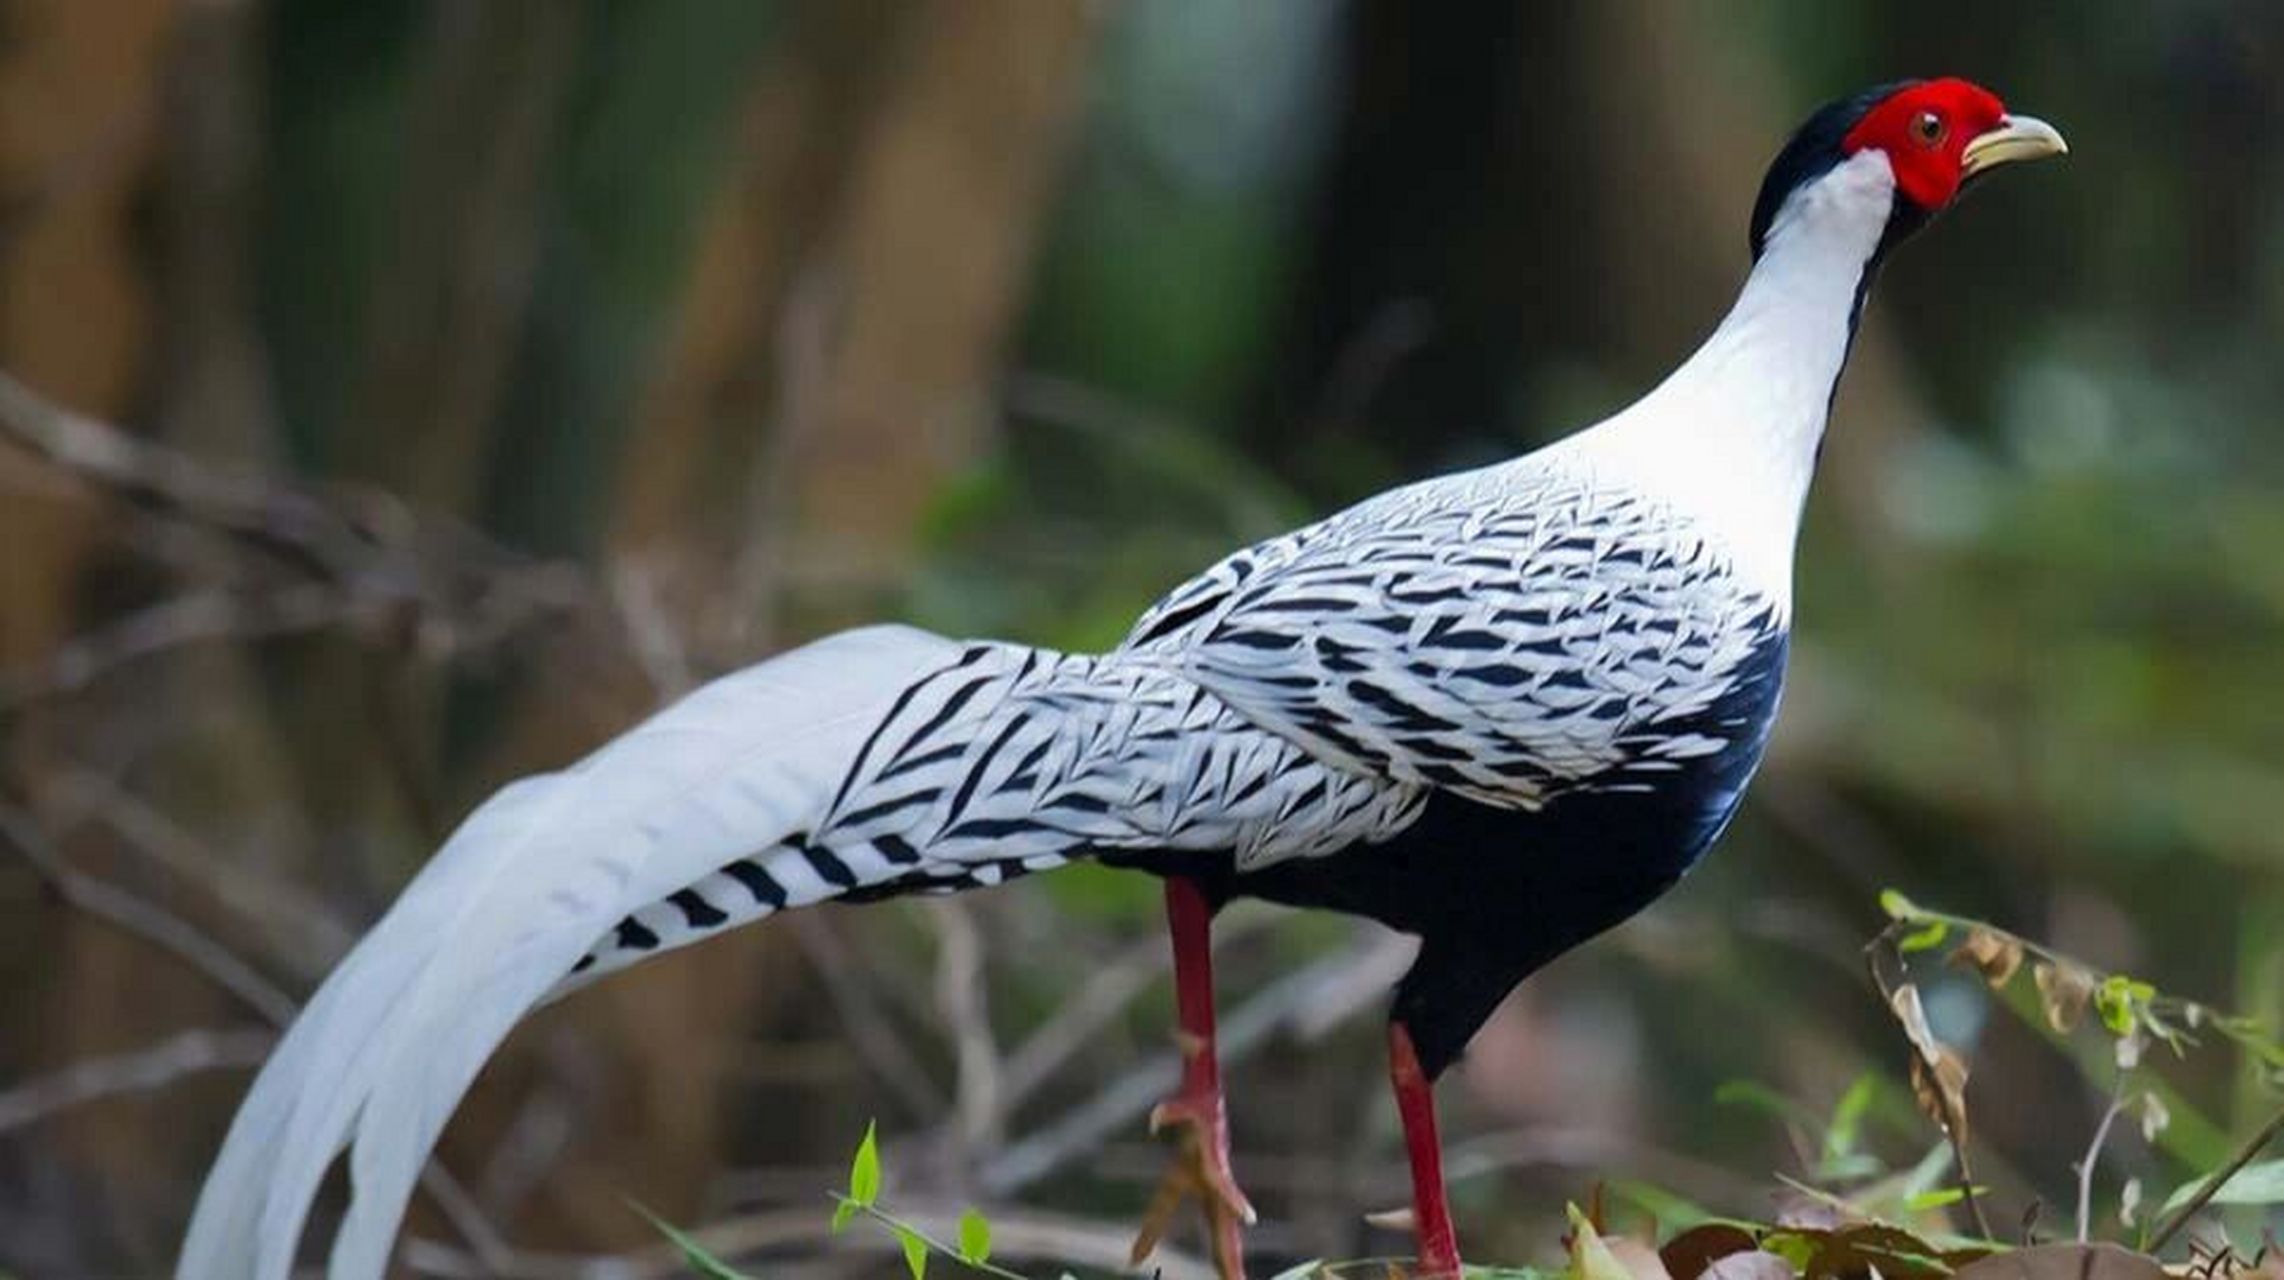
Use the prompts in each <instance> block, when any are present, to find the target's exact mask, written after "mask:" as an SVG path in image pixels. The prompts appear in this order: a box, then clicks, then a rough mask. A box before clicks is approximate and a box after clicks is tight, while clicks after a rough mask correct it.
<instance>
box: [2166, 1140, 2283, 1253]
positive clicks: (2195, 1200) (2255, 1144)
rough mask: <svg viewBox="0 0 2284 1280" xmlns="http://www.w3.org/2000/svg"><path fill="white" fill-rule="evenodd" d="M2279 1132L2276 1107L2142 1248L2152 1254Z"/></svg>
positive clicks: (2176, 1232)
mask: <svg viewBox="0 0 2284 1280" xmlns="http://www.w3.org/2000/svg"><path fill="white" fill-rule="evenodd" d="M2280 1133H2284V1111H2278V1112H2277V1113H2276V1114H2275V1115H2272V1116H2270V1117H2269V1118H2268V1123H2267V1124H2264V1125H2262V1126H2260V1129H2259V1131H2258V1132H2256V1133H2254V1134H2253V1135H2252V1136H2251V1137H2250V1138H2247V1139H2245V1142H2244V1145H2243V1146H2241V1147H2239V1148H2237V1151H2236V1154H2235V1155H2233V1156H2230V1157H2229V1162H2228V1163H2227V1164H2225V1165H2222V1166H2221V1167H2220V1168H2219V1169H2218V1170H2216V1171H2214V1173H2213V1175H2212V1176H2211V1177H2209V1178H2207V1179H2205V1181H2204V1183H2203V1184H2202V1185H2200V1186H2199V1187H2198V1188H2197V1194H2195V1195H2193V1196H2191V1197H2189V1203H2187V1204H2185V1205H2182V1206H2181V1208H2180V1209H2179V1211H2177V1212H2176V1213H2174V1215H2173V1216H2172V1217H2170V1218H2167V1219H2166V1220H2165V1225H2164V1226H2162V1227H2160V1228H2158V1230H2157V1234H2156V1235H2155V1236H2153V1237H2151V1239H2150V1241H2149V1245H2148V1248H2147V1250H2146V1252H2148V1253H2152V1254H2154V1253H2156V1252H2157V1251H2158V1250H2159V1249H2162V1248H2164V1247H2165V1243H2166V1242H2167V1241H2169V1240H2171V1239H2172V1238H2173V1237H2174V1236H2175V1235H2177V1234H2178V1233H2179V1232H2180V1230H2181V1228H2182V1227H2184V1226H2186V1225H2187V1224H2188V1221H2189V1219H2190V1218H2192V1217H2195V1216H2196V1213H2197V1211H2198V1210H2199V1209H2202V1208H2204V1207H2205V1206H2206V1205H2207V1204H2208V1203H2210V1202H2211V1201H2212V1198H2213V1197H2214V1196H2215V1195H2217V1194H2219V1193H2220V1189H2221V1188H2222V1187H2223V1186H2225V1185H2227V1183H2228V1180H2229V1179H2230V1178H2233V1177H2235V1176H2236V1171H2237V1170H2239V1169H2242V1168H2243V1167H2245V1166H2246V1165H2248V1164H2251V1163H2252V1159H2253V1157H2254V1156H2257V1155H2259V1154H2260V1152H2261V1150H2262V1149H2263V1148H2265V1147H2266V1146H2267V1145H2268V1144H2269V1143H2271V1142H2273V1141H2275V1140H2276V1135H2277V1134H2280Z"/></svg>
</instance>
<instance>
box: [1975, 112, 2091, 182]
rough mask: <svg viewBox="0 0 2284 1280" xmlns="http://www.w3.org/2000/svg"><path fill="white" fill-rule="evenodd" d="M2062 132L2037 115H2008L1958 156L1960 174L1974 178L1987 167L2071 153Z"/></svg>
mask: <svg viewBox="0 0 2284 1280" xmlns="http://www.w3.org/2000/svg"><path fill="white" fill-rule="evenodd" d="M2069 150H2070V144H2069V143H2067V142H2064V141H2063V140H2062V132H2061V130H2059V129H2056V128H2055V127H2054V126H2053V125H2050V124H2048V123H2046V122H2045V121H2044V120H2041V119H2039V118H2038V117H2036V116H2005V117H2002V118H2001V119H2000V120H1999V123H1998V128H1996V129H1992V130H1990V131H1989V132H1987V133H1980V134H1977V135H1975V137H1974V139H1973V140H1972V141H1970V142H1969V143H1967V149H1966V150H1965V151H1963V152H1961V153H1960V155H1959V167H1960V174H1961V176H1963V177H1968V178H1972V177H1974V176H1975V175H1976V174H1978V173H1982V172H1983V171H1985V170H1987V169H1995V168H1997V167H1998V166H2000V165H2002V164H2012V163H2013V162H2015V161H2017V160H2037V159H2040V158H2042V157H2045V156H2059V155H2066V154H2068V153H2069Z"/></svg>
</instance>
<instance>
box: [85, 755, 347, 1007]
mask: <svg viewBox="0 0 2284 1280" xmlns="http://www.w3.org/2000/svg"><path fill="white" fill-rule="evenodd" d="M49 787H50V791H48V792H45V793H43V797H42V798H43V801H44V802H46V803H49V804H53V805H54V806H55V809H56V811H55V813H54V814H53V816H52V820H51V824H50V825H51V828H52V829H55V830H58V831H66V830H69V828H70V825H71V823H72V822H74V821H76V820H79V819H81V818H86V819H89V820H92V821H94V822H97V823H100V824H101V825H102V826H104V827H105V828H107V829H109V830H110V831H111V832H112V833H113V834H114V835H116V836H118V837H119V839H120V840H121V841H122V842H124V844H125V845H126V847H128V848H130V849H133V850H135V851H137V852H139V853H141V854H143V855H144V856H146V857H148V858H149V859H150V860H151V861H152V862H154V863H156V864H158V865H159V866H161V867H164V868H165V869H166V870H167V871H168V872H169V873H171V874H173V875H175V876H179V877H181V878H182V879H184V880H187V881H190V882H191V883H193V884H196V885H198V886H199V887H201V888H203V889H205V890H206V891H207V892H209V893H211V894H213V895H214V898H215V900H216V901H218V902H220V903H221V904H222V905H223V906H225V907H227V908H229V909H230V910H231V911H233V912H236V913H237V914H238V915H239V916H240V917H242V918H243V919H244V920H245V921H246V922H247V923H248V924H250V925H253V926H256V927H259V928H261V929H264V930H267V931H269V932H271V933H273V934H275V933H276V932H277V931H278V930H280V929H281V928H284V929H291V930H292V931H293V932H294V933H295V934H296V945H295V946H294V947H293V954H292V955H291V956H289V957H286V958H287V959H288V960H289V961H290V963H291V964H292V965H293V966H294V968H295V970H296V971H297V972H298V973H300V974H301V975H302V976H304V977H307V978H309V979H311V980H313V981H314V980H315V979H317V978H319V977H322V976H323V975H324V973H325V970H326V969H328V968H330V967H331V966H332V964H333V962H334V961H336V960H338V959H340V958H341V956H342V954H343V953H345V952H347V951H348V950H349V947H350V946H351V944H353V943H354V942H356V940H357V931H356V930H355V929H354V928H352V927H351V926H350V924H349V922H348V921H347V920H344V919H343V918H342V917H341V916H340V915H339V914H338V913H337V912H335V911H333V910H332V909H331V908H330V907H328V906H326V905H325V904H324V903H322V902H320V901H318V900H317V898H316V897H314V896H312V895H311V894H308V893H305V892H303V891H302V890H301V888H300V887H299V886H298V885H296V884H294V883H293V882H291V881H289V880H285V879H281V878H278V877H275V876H265V875H261V874H258V873H256V872H254V871H251V870H249V869H247V868H245V867H242V866H239V865H237V864H235V863H233V862H231V861H230V860H229V859H227V858H224V857H222V856H221V855H220V854H219V853H217V852H216V851H215V850H213V849H211V848H208V847H207V846H206V844H205V843H204V842H203V841H201V840H199V839H198V837H196V836H194V835H192V834H191V833H190V832H188V831H186V830H184V829H183V828H182V827H181V826H180V825H179V824H178V823H176V821H175V820H174V819H173V818H171V817H169V816H168V815H167V814H165V813H162V812H160V811H159V810H158V809H157V808H156V807H154V806H153V805H151V804H150V802H148V801H146V800H144V799H143V798H142V797H141V796H139V795H137V794H135V793H134V792H132V791H130V790H128V789H127V788H126V787H124V786H122V785H120V784H119V783H118V782H117V781H115V780H114V779H112V778H110V777H107V776H105V775H103V774H101V773H98V772H96V771H94V770H92V769H81V768H65V769H62V770H60V771H59V772H58V773H57V774H56V775H55V776H54V778H53V779H52V780H51V781H50V783H49Z"/></svg>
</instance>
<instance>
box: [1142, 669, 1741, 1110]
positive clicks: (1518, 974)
mask: <svg viewBox="0 0 2284 1280" xmlns="http://www.w3.org/2000/svg"><path fill="white" fill-rule="evenodd" d="M1785 651H1786V637H1785V634H1784V632H1783V631H1782V630H1772V631H1770V632H1769V633H1768V634H1767V635H1766V636H1765V637H1764V638H1763V639H1762V640H1761V641H1760V642H1758V643H1757V644H1756V645H1755V646H1754V647H1753V649H1752V652H1751V654H1750V655H1749V656H1748V657H1747V659H1746V660H1745V662H1744V664H1743V665H1742V666H1741V667H1740V669H1739V677H1738V679H1737V681H1736V683H1735V684H1734V685H1733V686H1732V687H1731V688H1730V689H1729V690H1728V691H1727V692H1726V693H1725V694H1724V695H1723V696H1722V697H1720V698H1719V699H1717V700H1715V701H1714V702H1713V703H1712V704H1711V705H1709V706H1707V707H1706V708H1704V709H1703V710H1702V711H1700V712H1699V713H1697V714H1695V715H1691V716H1688V717H1684V718H1677V719H1675V720H1673V721H1670V722H1661V723H1659V724H1657V725H1654V726H1649V727H1648V728H1649V729H1651V730H1654V732H1650V733H1645V734H1644V735H1643V736H1644V738H1645V741H1654V740H1655V739H1656V738H1658V737H1659V736H1661V735H1662V736H1664V737H1667V738H1673V739H1684V738H1686V739H1689V740H1712V741H1718V742H1719V743H1721V744H1722V745H1721V746H1720V747H1719V749H1718V750H1714V751H1710V752H1708V753H1705V754H1698V755H1694V756H1690V757H1688V758H1684V759H1679V760H1674V761H1670V762H1666V763H1668V764H1670V765H1671V767H1663V766H1662V765H1657V764H1656V763H1655V762H1656V761H1657V757H1655V756H1654V755H1651V754H1648V753H1646V752H1645V754H1643V755H1640V756H1638V757H1637V758H1636V759H1634V760H1632V761H1629V762H1628V764H1626V765H1624V766H1621V767H1619V768H1617V769H1613V770H1611V771H1610V772H1609V773H1607V774H1605V775H1603V776H1602V777H1600V778H1597V779H1595V780H1592V781H1591V782H1589V783H1588V784H1586V785H1583V786H1580V787H1578V788H1575V789H1572V790H1570V791H1567V792H1565V793H1564V794H1562V795H1560V796H1557V797H1556V798H1555V799H1554V800H1552V801H1550V802H1549V803H1548V804H1547V805H1546V806H1545V807H1544V808H1542V809H1540V810H1538V811H1536V812H1525V811H1520V810H1514V809H1500V808H1494V807H1492V806H1489V805H1485V804H1481V803H1478V802H1476V801H1472V800H1467V799H1464V798H1461V797H1459V796H1456V795H1452V794H1449V793H1438V794H1437V795H1435V796H1434V797H1432V798H1431V799H1430V800H1429V802H1428V804H1427V806H1426V808H1425V809H1424V810H1423V811H1422V813H1421V815H1420V818H1419V820H1418V821H1417V822H1415V823H1413V824H1412V825H1411V826H1410V827H1408V828H1406V829H1405V830H1404V831H1402V832H1401V833H1399V834H1398V835H1397V836H1396V837H1394V838H1393V839H1391V840H1389V841H1387V842H1385V843H1382V844H1377V845H1367V844H1359V845H1354V846H1351V847H1349V848H1348V849H1345V850H1343V851H1341V852H1339V853H1337V854H1333V855H1330V856H1328V857H1322V858H1296V859H1290V860H1287V861H1284V862H1280V863H1276V864H1273V865H1271V866H1268V867H1265V868H1262V869H1261V870H1259V871H1256V872H1253V873H1251V874H1244V875H1240V874H1238V873H1237V872H1236V871H1235V870H1234V868H1233V867H1232V866H1231V865H1230V864H1228V863H1226V862H1224V863H1222V864H1220V865H1219V866H1218V867H1217V868H1215V869H1213V870H1211V871H1208V872H1207V873H1206V874H1204V875H1201V876H1199V877H1198V878H1199V879H1200V880H1201V881H1202V882H1203V883H1204V885H1205V887H1206V888H1207V891H1208V892H1209V893H1210V894H1212V895H1214V896H1215V897H1216V898H1217V899H1222V900H1226V899H1229V898H1236V897H1256V898H1263V899H1267V900H1269V901H1272V902H1281V903H1287V904H1290V905H1293V906H1301V907H1317V908H1323V909H1327V910H1333V911H1340V912H1345V913H1348V914H1351V915H1360V916H1366V917H1369V918H1371V919H1374V920H1378V921H1380V922H1382V923H1384V924H1387V925H1390V926H1392V927H1394V928H1397V929H1401V930H1403V931H1405V932H1408V933H1416V934H1418V935H1420V937H1421V938H1422V940H1423V941H1422V947H1421V952H1420V958H1419V960H1418V961H1417V962H1415V963H1414V965H1413V967H1412V971H1411V973H1409V974H1408V975H1406V977H1405V979H1404V982H1403V984H1402V986H1401V987H1400V988H1399V989H1398V993H1397V1001H1396V1008H1395V1016H1396V1017H1397V1018H1399V1019H1401V1020H1403V1022H1404V1023H1405V1025H1406V1026H1407V1027H1408V1028H1409V1029H1410V1030H1411V1033H1412V1036H1413V1039H1414V1040H1415V1041H1416V1042H1417V1043H1418V1045H1419V1049H1420V1055H1421V1059H1422V1063H1423V1065H1424V1066H1425V1067H1426V1068H1427V1070H1428V1071H1429V1072H1430V1074H1431V1075H1432V1074H1434V1073H1436V1072H1440V1071H1441V1070H1442V1069H1443V1068H1444V1067H1445V1066H1446V1065H1448V1064H1449V1063H1450V1062H1451V1061H1452V1060H1453V1059H1454V1058H1456V1057H1457V1056H1458V1054H1459V1051H1460V1050H1461V1049H1462V1048H1464V1047H1465V1045H1466V1043H1467V1041H1468V1040H1469V1039H1470V1038H1472V1037H1473V1035H1474V1034H1475V1031H1476V1029H1477V1028H1478V1027H1479V1026H1481V1025H1482V1023H1483V1020H1484V1019H1485V1018H1487V1017H1489V1016H1490V1013H1491V1011H1492V1010H1493V1009H1494V1008H1496V1007H1497V1006H1498V1003H1499V1002H1500V1001H1501V1000H1503V999H1504V998H1505V997H1506V995H1507V993H1508V992H1509V991H1511V990H1512V989H1513V988H1514V986H1515V984H1517V983H1519V982H1521V981H1522V980H1523V978H1525V977H1526V976H1528V975H1529V974H1530V973H1531V972H1532V971H1534V970H1536V969H1537V968H1539V967H1540V966H1541V965H1543V964H1545V963H1546V962H1547V961H1549V960H1552V959H1553V958H1554V957H1556V956H1558V955H1560V954H1562V953H1563V952H1565V951H1568V950H1569V949H1571V948H1572V947H1574V946H1577V945H1578V944H1579V943H1581V942H1584V941H1586V940H1587V939H1588V938H1591V937H1593V936H1595V935H1596V934H1599V933H1601V932H1602V931H1604V930H1606V929H1608V928H1610V927H1611V926H1613V925H1615V924H1618V923H1619V922H1620V921H1623V920H1625V919H1626V918H1628V917H1629V916H1632V915H1633V914H1634V913H1635V912H1637V911H1639V910H1641V909H1642V908H1643V907H1645V906H1647V905H1649V903H1650V902H1651V901H1652V900H1654V899H1655V898H1657V897H1658V896H1659V895H1660V894H1662V893H1664V892H1665V890H1666V889H1668V888H1670V887H1672V885H1673V884H1674V882H1675V881H1677V880H1679V879H1680V878H1681V875H1682V873H1683V872H1685V871H1687V870H1688V869H1689V868H1690V867H1691V866H1692V865H1693V864H1695V863H1696V861H1697V860H1698V858H1700V857H1702V856H1703V855H1704V853H1705V851H1706V850H1707V849H1708V848H1709V847H1710V846H1711V845H1712V843H1713V841H1714V840H1715V839H1716V838H1717V837H1718V836H1719V835H1720V834H1721V831H1722V829H1723V828H1724V827H1725V826H1727V824H1728V822H1729V819H1730V817H1731V816H1732V815H1733V814H1734V813H1735V812H1736V809H1737V804H1738V802H1739V800H1741V799H1742V798H1743V796H1744V790H1745V784H1746V783H1747V781H1749V780H1750V778H1751V777H1752V773H1753V770H1754V768H1755V767H1756V766H1757V765H1758V764H1759V763H1760V758H1761V753H1762V750H1763V749H1764V748H1765V747H1766V745H1767V742H1768V734H1769V729H1770V727H1771V726H1772V725H1773V723H1774V722H1775V717H1776V707H1777V698H1778V694H1779V691H1780V689H1781V686H1782V683H1783V676H1784V660H1785ZM1145 865H1146V866H1147V863H1145ZM1147 869H1150V870H1153V871H1158V872H1160V873H1161V874H1165V873H1167V872H1171V871H1176V870H1177V868H1174V867H1170V866H1169V867H1158V866H1147ZM1178 870H1179V871H1180V873H1182V874H1192V875H1195V874H1197V867H1196V864H1195V863H1189V864H1188V865H1186V866H1184V867H1181V868H1179V869H1178Z"/></svg>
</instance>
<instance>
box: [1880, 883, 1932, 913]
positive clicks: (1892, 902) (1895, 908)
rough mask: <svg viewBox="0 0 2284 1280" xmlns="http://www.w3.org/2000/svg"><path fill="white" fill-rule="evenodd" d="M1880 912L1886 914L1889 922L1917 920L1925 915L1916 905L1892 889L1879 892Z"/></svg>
mask: <svg viewBox="0 0 2284 1280" xmlns="http://www.w3.org/2000/svg"><path fill="white" fill-rule="evenodd" d="M1880 910H1882V911H1885V912H1887V918H1888V919H1890V920H1917V919H1920V918H1921V917H1922V916H1923V915H1925V914H1926V913H1924V912H1922V911H1921V910H1920V909H1919V904H1918V903H1916V902H1913V901H1912V900H1911V899H1909V898H1906V897H1904V896H1903V895H1902V894H1900V893H1897V892H1896V891H1895V890H1893V889H1882V890H1880Z"/></svg>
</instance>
